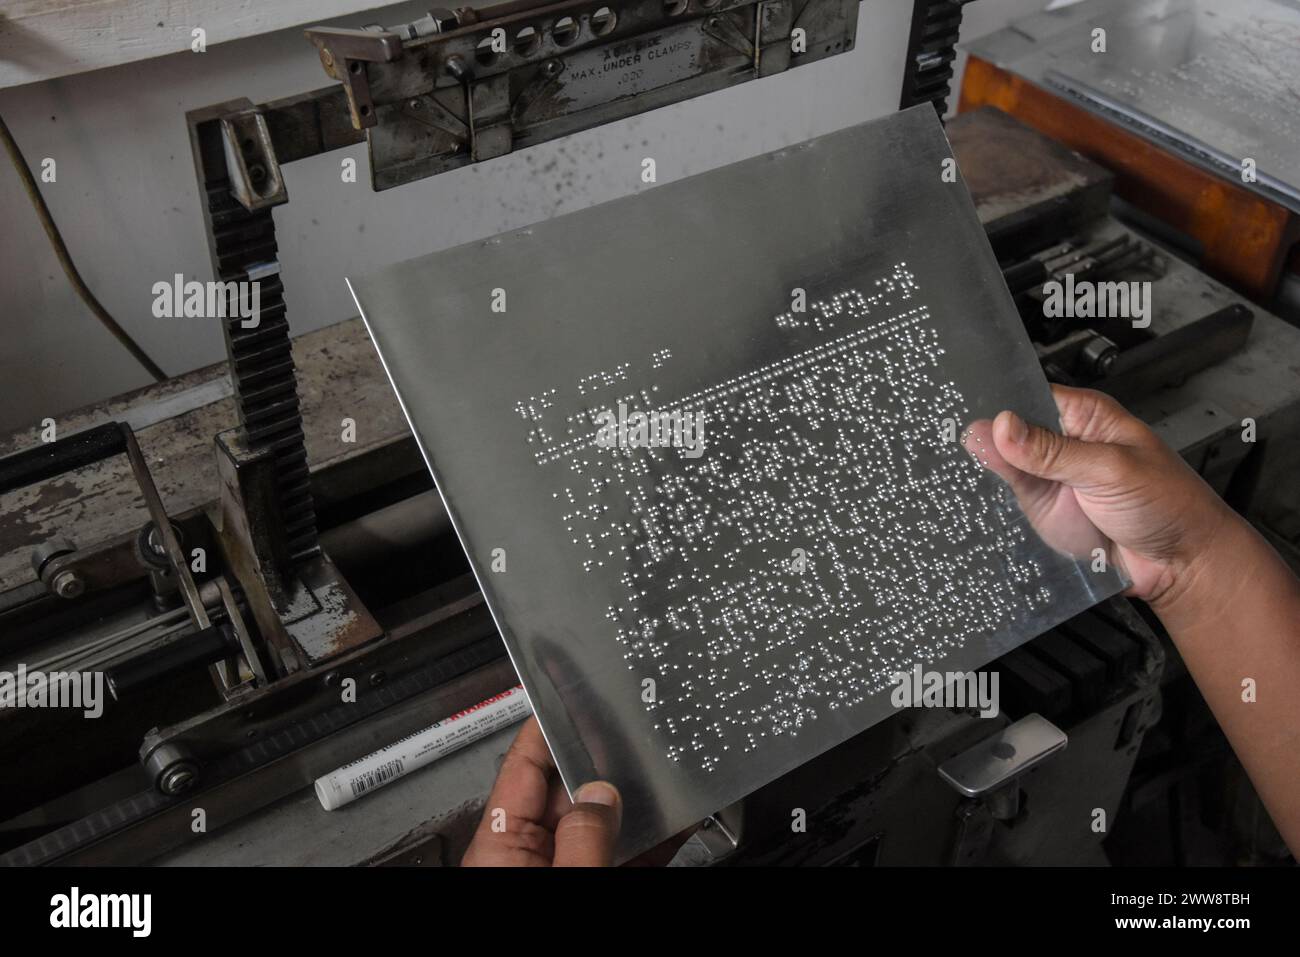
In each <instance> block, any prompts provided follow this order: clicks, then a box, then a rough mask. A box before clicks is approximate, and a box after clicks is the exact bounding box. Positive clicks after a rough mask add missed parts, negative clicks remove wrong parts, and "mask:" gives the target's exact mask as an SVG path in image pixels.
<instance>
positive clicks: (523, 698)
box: [316, 685, 533, 811]
mask: <svg viewBox="0 0 1300 957" xmlns="http://www.w3.org/2000/svg"><path fill="white" fill-rule="evenodd" d="M532 711H533V709H532V706H531V705H530V704H529V703H528V695H526V694H524V689H523V686H522V685H515V686H514V687H513V688H507V689H506V690H505V691H503V692H501V693H500V694H496V695H493V696H492V697H490V698H488V699H487V700H486V701H480V702H479V703H478V704H476V705H474V706H473V707H471V708H466V709H465V710H464V711H458V712H456V714H453V715H452V716H451V717H449V718H443V719H442V720H441V721H439V722H438V723H437V724H435V725H433V726H432V727H429V728H425V729H424V730H423V731H417V732H415V734H411V735H408V736H406V737H405V738H402V739H401V740H399V741H394V742H393V743H392V744H390V745H387V746H386V747H383V748H380V749H379V750H378V751H376V752H374V753H373V754H367V755H366V756H365V757H364V758H358V759H357V760H356V761H353V762H352V763H351V764H345V765H344V766H343V767H341V768H338V769H337V770H335V771H331V772H330V773H329V774H326V775H324V776H323V777H320V778H317V779H316V797H317V798H319V799H320V803H321V807H323V808H325V810H327V811H335V810H337V809H339V808H341V807H343V806H344V805H345V804H351V803H352V802H353V801H355V800H356V799H357V798H359V797H361V796H362V795H365V794H369V793H370V792H371V791H374V790H376V789H377V788H381V787H383V786H384V785H385V784H388V783H390V782H392V781H396V780H397V779H398V778H400V777H405V776H406V775H408V774H410V773H411V772H412V771H415V770H417V769H418V768H422V767H424V766H425V765H426V764H432V763H433V762H434V761H436V760H438V759H439V758H442V757H446V756H447V755H449V754H451V753H452V752H453V751H459V750H460V749H461V748H463V747H465V745H467V744H472V743H473V742H475V741H477V740H478V739H479V738H483V737H486V736H487V735H489V734H491V733H492V732H493V731H497V730H499V729H501V728H504V727H506V726H507V725H510V724H514V723H515V722H516V721H519V720H522V719H523V718H526V717H527V716H528V715H530V714H532Z"/></svg>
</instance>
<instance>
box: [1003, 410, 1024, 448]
mask: <svg viewBox="0 0 1300 957" xmlns="http://www.w3.org/2000/svg"><path fill="white" fill-rule="evenodd" d="M1006 416H1007V435H1008V437H1010V439H1011V441H1012V442H1014V443H1016V445H1020V444H1021V443H1022V442H1024V441H1025V439H1026V438H1028V437H1029V426H1028V425H1026V424H1025V420H1024V419H1022V418H1021V417H1020V416H1018V415H1016V414H1015V413H1014V412H1012V411H1011V410H1009V409H1008V410H1007V413H1006Z"/></svg>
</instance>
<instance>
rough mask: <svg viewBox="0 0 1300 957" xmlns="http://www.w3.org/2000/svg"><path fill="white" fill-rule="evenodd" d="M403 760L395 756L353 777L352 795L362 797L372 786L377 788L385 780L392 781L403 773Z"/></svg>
mask: <svg viewBox="0 0 1300 957" xmlns="http://www.w3.org/2000/svg"><path fill="white" fill-rule="evenodd" d="M402 770H403V768H402V761H401V759H400V758H394V759H393V760H392V761H387V762H385V763H384V764H381V765H379V767H377V768H373V769H371V770H369V771H367V772H365V773H364V774H362V775H360V776H359V777H355V778H353V779H352V796H353V797H354V798H355V797H360V796H361V795H363V794H365V793H366V792H367V791H369V790H370V789H371V788H377V787H379V785H381V784H383V783H384V782H385V781H390V780H392V779H393V778H395V777H397V776H398V775H399V774H401V773H402Z"/></svg>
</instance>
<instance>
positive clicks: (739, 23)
mask: <svg viewBox="0 0 1300 957" xmlns="http://www.w3.org/2000/svg"><path fill="white" fill-rule="evenodd" d="M597 6H599V5H597ZM603 9H605V10H608V11H609V12H608V14H602V15H601V16H600V17H597V16H596V13H597V12H598V11H597V10H594V9H593V4H592V3H591V2H589V0H563V2H560V3H552V4H526V3H520V4H503V5H501V6H499V7H493V8H488V9H485V10H480V11H478V13H477V15H476V17H475V18H474V20H473V21H465V20H464V18H462V21H461V22H462V25H461V26H459V27H457V28H455V29H451V30H445V31H444V30H441V29H439V30H432V31H422V32H420V35H418V36H415V37H410V36H409V33H410V31H402V30H401V28H394V30H395V31H398V32H403V35H404V36H405V37H406V38H405V39H404V40H403V39H401V38H399V36H398V35H397V32H390V31H380V32H375V31H373V30H355V31H347V30H335V29H332V28H331V29H323V28H314V29H311V30H308V31H307V35H308V36H309V38H311V39H312V41H313V42H314V43H315V44H316V45H317V46H318V48H320V50H321V56H322V62H325V63H326V69H327V72H329V74H330V75H331V76H334V77H336V78H343V77H345V78H346V79H345V80H344V82H345V87H346V91H347V96H348V97H349V103H350V104H351V108H352V113H353V121H354V125H355V126H356V129H358V130H362V129H364V130H366V132H367V138H368V141H369V146H370V161H371V179H372V183H373V185H374V187H375V189H388V188H390V187H392V186H397V185H400V184H402V183H406V182H410V181H412V180H415V179H419V178H422V177H425V176H431V175H435V174H437V173H441V172H445V171H447V170H450V169H455V168H457V167H460V166H463V165H466V164H467V163H473V162H479V161H482V160H485V159H489V158H492V157H494V156H500V155H503V154H504V153H508V152H510V151H511V150H513V149H518V148H521V147H524V146H529V145H532V144H534V143H540V142H543V141H546V140H552V139H555V138H557V137H560V136H564V135H567V134H570V133H574V132H578V131H580V130H583V129H589V128H591V127H593V126H597V125H599V124H602V123H607V122H610V121H612V120H616V119H620V118H622V117H626V116H631V115H634V114H636V113H640V112H644V111H646V110H649V109H654V108H657V107H660V106H665V105H667V104H669V103H675V102H679V101H681V100H684V99H688V98H691V97H694V96H698V95H701V94H704V93H709V92H713V91H715V90H719V89H723V88H725V87H728V86H732V85H734V84H736V83H741V82H744V81H746V80H750V79H754V78H757V77H762V76H770V75H772V74H775V73H778V72H781V71H783V70H785V69H787V68H789V67H791V66H798V65H801V64H803V63H808V62H813V61H815V60H818V59H822V58H824V57H827V56H833V55H836V54H838V53H842V52H845V51H847V50H849V49H851V48H852V46H853V42H854V39H855V34H856V25H857V14H858V3H857V2H856V0H808V2H805V3H804V4H802V5H801V6H797V5H796V4H795V3H794V2H793V0H766V2H758V0H719V2H717V3H713V4H709V5H707V6H703V5H701V6H696V5H689V6H688V5H687V4H681V5H677V4H665V3H663V2H662V0H610V2H609V3H608V4H606V5H604V7H603ZM796 28H797V29H798V30H800V31H801V34H800V35H801V37H802V41H801V42H800V43H799V44H798V45H797V52H796V48H795V46H794V44H792V34H793V32H794V31H795V29H796ZM345 45H346V50H345ZM348 50H350V51H351V55H352V59H351V60H349V61H348V66H347V67H346V68H345V69H343V68H340V66H339V63H340V62H341V60H343V59H346V57H347V55H348V54H347V52H346V51H348ZM340 74H342V75H343V77H340ZM270 109H271V107H270V106H269V105H268V106H267V107H264V108H263V112H267V113H268V115H269V112H270ZM281 160H282V161H284V157H281Z"/></svg>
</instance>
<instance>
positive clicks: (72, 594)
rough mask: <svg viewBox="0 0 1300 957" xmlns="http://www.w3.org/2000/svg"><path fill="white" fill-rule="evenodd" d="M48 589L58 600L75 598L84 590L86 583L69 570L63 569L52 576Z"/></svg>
mask: <svg viewBox="0 0 1300 957" xmlns="http://www.w3.org/2000/svg"><path fill="white" fill-rule="evenodd" d="M50 588H51V589H52V590H53V591H54V594H56V595H58V596H59V597H60V598H76V597H77V596H78V595H80V594H81V593H82V592H84V591H85V590H86V581H85V579H83V578H82V577H81V576H80V575H78V574H77V573H76V572H75V571H73V570H72V569H71V568H65V569H64V570H63V571H61V572H59V573H58V574H57V575H55V576H54V579H53V580H52V581H51V582H50Z"/></svg>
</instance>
